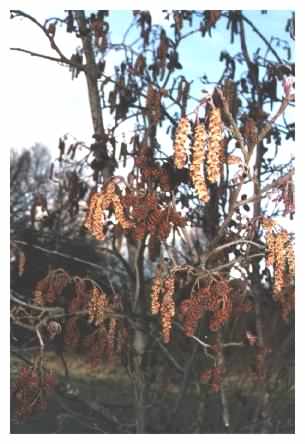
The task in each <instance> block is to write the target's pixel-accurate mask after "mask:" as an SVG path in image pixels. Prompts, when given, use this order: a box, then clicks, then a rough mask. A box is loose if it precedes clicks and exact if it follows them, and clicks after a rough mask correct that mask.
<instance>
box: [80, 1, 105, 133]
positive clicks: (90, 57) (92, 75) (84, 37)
mask: <svg viewBox="0 0 305 444" xmlns="http://www.w3.org/2000/svg"><path fill="white" fill-rule="evenodd" d="M74 12H75V18H76V21H77V23H78V26H79V33H80V38H81V41H82V46H83V50H84V54H85V59H86V71H85V74H86V80H87V86H88V96H89V104H90V111H91V119H92V124H93V129H94V134H95V135H97V136H99V137H100V138H103V136H104V135H105V129H104V122H103V114H102V108H101V100H100V95H99V91H98V85H97V79H98V68H97V65H96V63H95V57H94V52H93V46H92V40H91V33H90V32H88V30H87V25H86V16H85V12H84V11H78V10H76V11H74Z"/></svg>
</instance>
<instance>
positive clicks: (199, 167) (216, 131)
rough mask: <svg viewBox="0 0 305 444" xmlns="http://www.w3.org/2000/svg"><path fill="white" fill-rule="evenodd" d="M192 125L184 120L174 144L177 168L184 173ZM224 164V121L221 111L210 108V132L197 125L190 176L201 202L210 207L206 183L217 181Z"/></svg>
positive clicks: (178, 128) (199, 124)
mask: <svg viewBox="0 0 305 444" xmlns="http://www.w3.org/2000/svg"><path fill="white" fill-rule="evenodd" d="M190 133H191V124H190V122H189V120H188V119H187V118H186V117H183V118H181V120H180V122H179V124H178V127H177V131H176V137H175V142H174V152H175V156H174V159H175V165H176V167H177V168H178V169H182V168H184V167H185V166H186V165H187V162H188V148H189V136H190ZM222 160H223V146H222V120H221V111H220V109H219V108H216V107H215V106H213V107H211V108H210V111H209V119H208V130H207V131H206V128H205V126H204V125H203V124H201V123H197V124H196V126H195V130H194V141H193V147H192V162H191V166H190V175H191V178H192V181H193V184H194V187H195V189H196V191H197V193H198V196H199V198H200V199H201V200H202V201H203V202H204V203H207V202H208V200H209V194H208V189H207V184H206V179H205V165H206V176H207V179H208V181H209V182H210V183H215V182H217V181H218V179H219V177H220V174H221V166H222Z"/></svg>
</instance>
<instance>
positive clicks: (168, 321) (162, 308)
mask: <svg viewBox="0 0 305 444" xmlns="http://www.w3.org/2000/svg"><path fill="white" fill-rule="evenodd" d="M174 292H175V276H174V275H168V276H166V277H162V276H161V273H160V272H158V273H157V275H156V277H155V279H154V281H153V285H152V289H151V312H152V314H154V315H156V314H158V313H160V316H161V327H162V336H163V341H164V343H165V344H167V343H168V342H169V341H170V333H171V329H172V322H173V318H174V316H175V301H174V298H173V296H174ZM161 298H162V300H161Z"/></svg>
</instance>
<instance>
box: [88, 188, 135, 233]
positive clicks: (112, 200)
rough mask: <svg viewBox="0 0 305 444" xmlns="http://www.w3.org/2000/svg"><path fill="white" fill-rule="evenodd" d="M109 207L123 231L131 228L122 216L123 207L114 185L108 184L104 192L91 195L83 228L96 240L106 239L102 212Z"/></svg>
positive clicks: (129, 223)
mask: <svg viewBox="0 0 305 444" xmlns="http://www.w3.org/2000/svg"><path fill="white" fill-rule="evenodd" d="M110 206H112V207H113V210H114V213H115V217H116V219H117V221H118V223H119V224H120V225H121V226H122V228H123V229H130V228H131V227H132V226H133V224H132V223H131V222H130V221H129V220H127V218H126V216H125V214H124V207H123V205H122V202H121V198H120V196H119V195H118V194H117V192H116V185H115V183H114V182H110V183H109V184H108V185H107V187H106V190H105V191H104V192H100V193H97V192H96V193H93V195H92V196H91V197H90V199H89V204H88V211H87V216H86V220H85V222H84V226H85V228H87V229H88V230H89V231H90V232H91V233H92V234H93V235H94V236H95V237H96V239H97V240H104V239H105V237H106V234H105V231H104V225H105V218H104V211H105V210H107V209H109V208H110Z"/></svg>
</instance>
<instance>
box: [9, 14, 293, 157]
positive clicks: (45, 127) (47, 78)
mask: <svg viewBox="0 0 305 444" xmlns="http://www.w3.org/2000/svg"><path fill="white" fill-rule="evenodd" d="M25 10H26V12H28V13H29V14H31V15H33V16H34V17H36V18H37V19H38V20H39V21H40V22H42V23H43V22H44V20H45V18H46V17H53V16H55V17H56V16H57V17H58V16H59V17H63V16H64V14H63V10H60V9H55V8H48V9H45V10H43V11H42V10H41V8H25ZM247 15H248V16H249V17H251V19H253V20H254V23H256V24H257V25H258V27H259V28H260V29H263V32H264V35H265V36H266V38H267V39H270V38H271V37H272V36H273V35H279V30H283V29H284V27H285V23H286V20H287V17H289V15H290V14H289V12H288V11H272V12H269V13H268V14H266V15H262V14H261V13H260V11H247ZM152 18H153V23H158V24H162V26H164V27H165V28H166V29H167V30H169V22H168V21H165V20H164V19H163V14H162V13H161V10H155V9H153V10H152ZM131 19H132V14H131V11H130V10H127V11H111V13H110V17H109V21H110V29H111V41H112V43H116V42H117V43H118V42H120V41H121V36H122V33H123V32H124V30H125V29H126V27H127V26H128V24H129V23H130V21H131ZM107 20H108V18H107ZM225 26H226V23H225V22H219V24H218V25H217V27H216V29H213V31H212V33H213V38H209V37H205V39H202V38H201V37H199V36H198V35H194V36H191V37H190V38H189V39H186V40H185V42H183V43H182V44H181V51H182V53H183V56H182V59H183V61H184V63H183V66H184V70H185V73H186V74H187V77H188V78H195V79H196V81H197V84H198V85H200V82H199V78H200V77H201V76H202V75H203V74H205V73H206V74H208V77H209V79H212V80H214V79H217V78H219V77H220V74H221V72H222V69H223V63H220V62H219V63H215V57H216V61H217V57H218V54H219V53H220V51H221V50H223V49H225V50H227V51H229V52H230V53H231V54H235V53H236V52H237V51H238V47H239V45H238V42H237V41H236V43H235V44H234V45H231V44H230V42H229V33H228V32H227V31H226V29H225ZM185 29H186V30H187V27H186V28H185ZM8 30H9V36H8V40H9V46H10V47H17V48H24V49H29V50H33V51H35V52H38V53H42V54H45V55H54V56H56V54H55V53H54V51H52V49H51V48H50V46H49V42H48V40H47V39H46V38H45V36H44V35H43V34H42V32H41V30H40V29H39V28H38V27H37V26H35V25H34V24H33V23H31V22H29V21H28V20H26V19H22V20H20V19H18V18H15V19H13V20H11V21H10V26H9V29H8ZM247 34H248V36H249V37H248V42H249V48H250V52H252V49H253V51H254V50H255V49H256V48H257V43H259V44H260V46H262V52H263V51H264V44H261V42H259V40H258V39H257V36H256V35H255V34H254V33H253V32H252V31H251V30H250V29H247ZM133 35H134V33H132V32H131V33H130V35H129V36H128V39H127V42H128V41H132V40H133ZM282 36H283V37H282V38H286V39H287V40H289V39H288V34H285V33H282ZM55 40H56V43H57V44H58V46H59V47H60V48H61V50H62V52H63V53H64V54H65V55H67V56H68V57H70V56H71V55H72V53H73V52H74V51H75V48H76V47H77V46H78V45H79V41H78V40H77V39H76V38H75V37H74V35H71V34H68V33H66V32H65V27H62V28H60V27H58V29H57V32H56V39H55ZM236 40H237V39H236ZM290 43H291V40H290ZM282 54H284V53H282ZM118 57H119V54H118V53H115V52H114V51H112V52H111V53H110V55H109V56H108V57H107V68H108V69H109V68H110V69H111V68H112V67H113V65H114V64H115V63H116V61H117V60H118ZM9 65H10V89H11V100H10V102H9V108H10V109H9V115H10V118H9V120H8V124H9V125H10V126H11V131H10V147H11V148H15V149H18V150H20V149H22V148H29V147H30V146H32V145H34V144H35V143H36V142H38V143H42V144H44V145H46V146H47V147H48V148H49V149H50V150H51V152H53V153H55V152H56V151H57V146H58V139H59V137H62V136H63V135H64V134H66V133H69V134H71V135H73V137H75V138H76V139H77V140H81V141H84V142H85V143H87V144H89V145H90V143H91V141H92V139H91V136H92V134H93V131H92V123H91V119H90V109H89V101H88V95H87V87H86V81H85V77H84V75H83V74H81V75H79V76H78V78H77V79H75V80H73V81H72V80H71V72H70V71H69V69H68V68H67V67H63V66H59V65H58V64H57V63H54V62H50V61H47V60H43V59H39V58H37V57H31V56H29V55H27V54H22V53H17V52H13V51H11V53H10V57H9ZM207 89H209V88H207ZM106 125H107V123H106ZM129 128H130V131H132V130H133V128H132V127H129ZM16 129H17V130H16Z"/></svg>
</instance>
